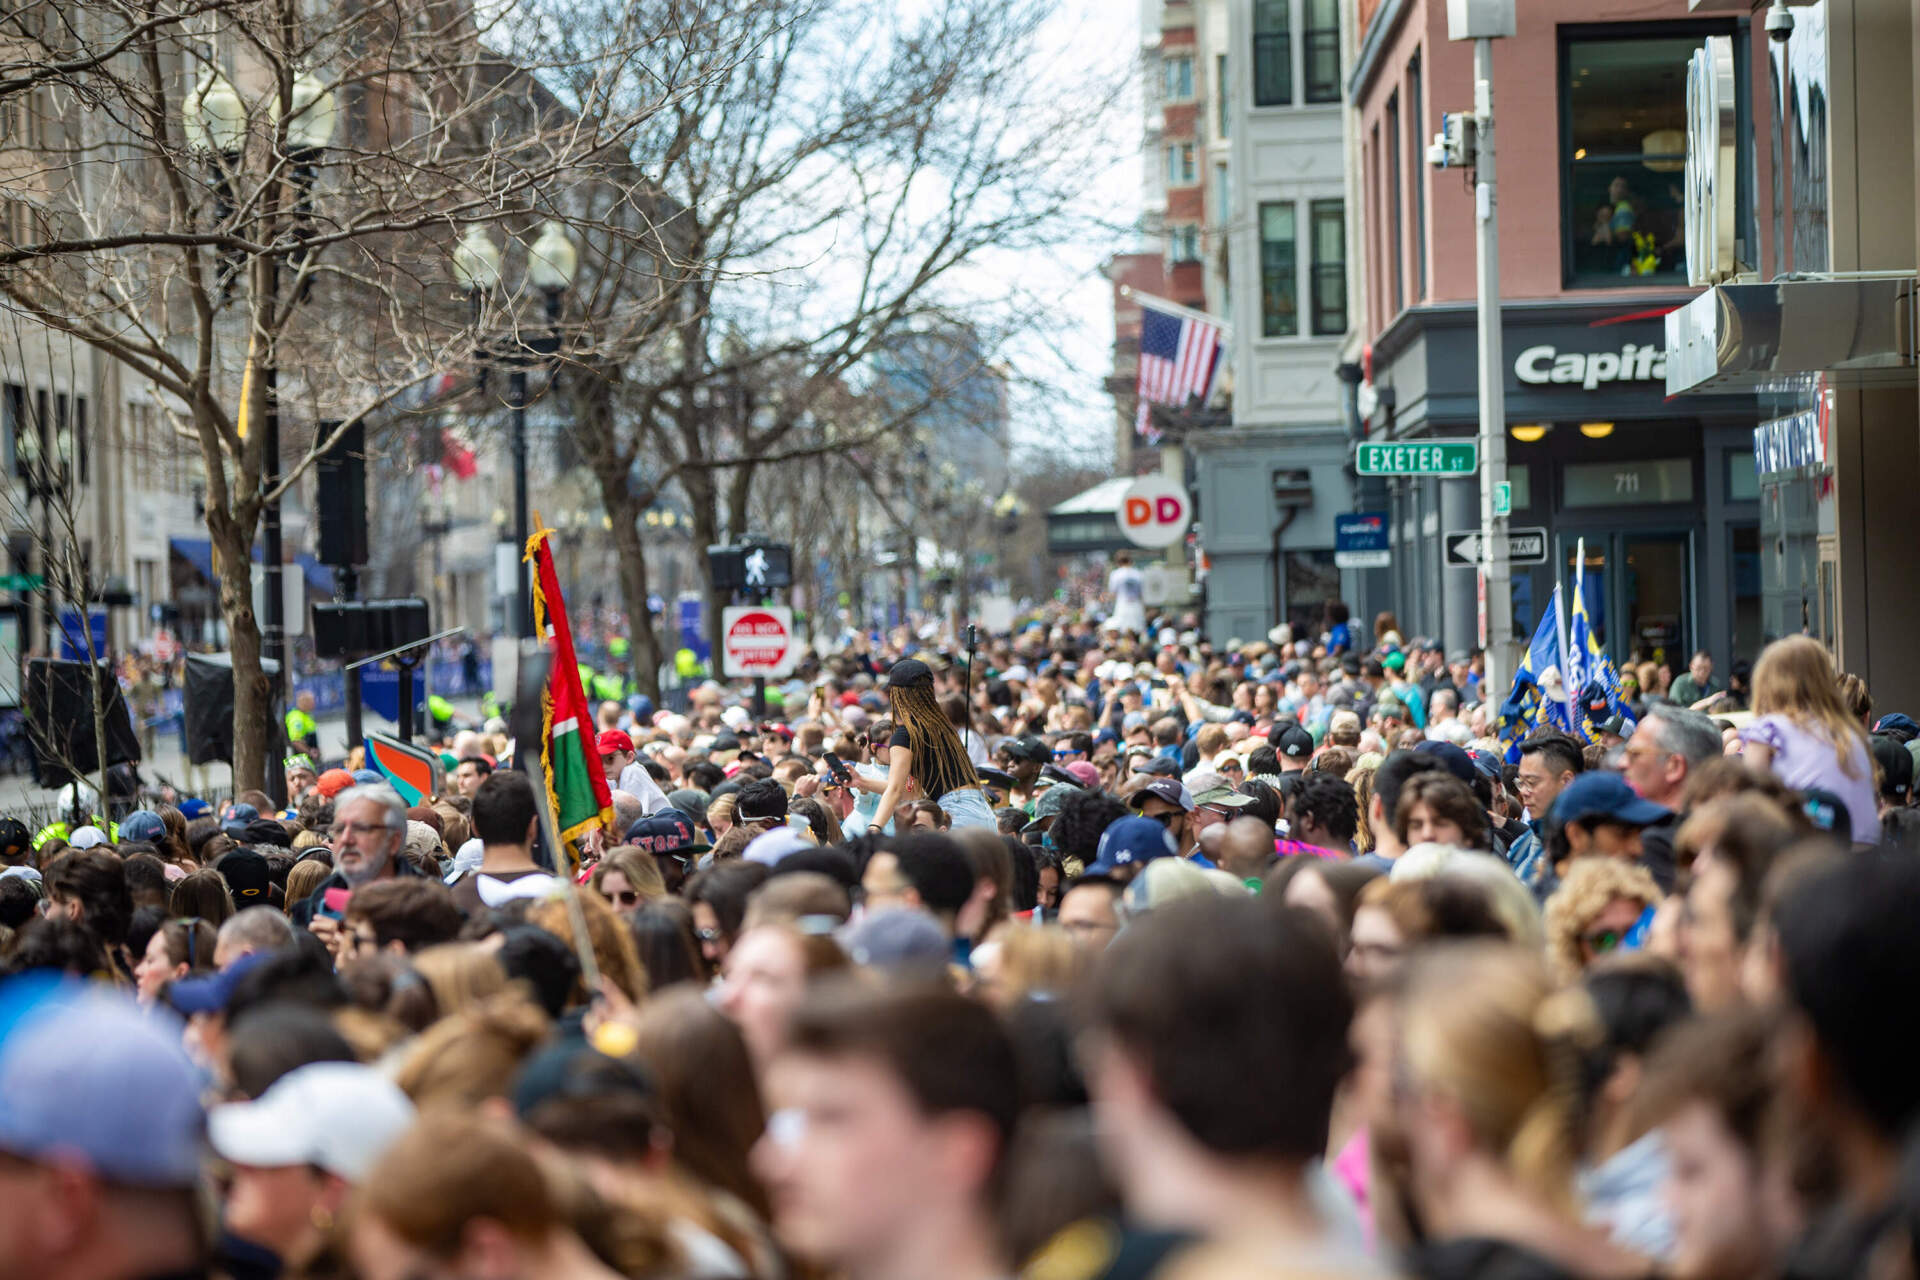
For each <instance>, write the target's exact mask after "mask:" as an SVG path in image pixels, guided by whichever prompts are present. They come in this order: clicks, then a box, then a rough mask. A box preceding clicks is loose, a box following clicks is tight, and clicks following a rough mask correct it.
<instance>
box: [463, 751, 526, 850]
mask: <svg viewBox="0 0 1920 1280" xmlns="http://www.w3.org/2000/svg"><path fill="white" fill-rule="evenodd" d="M538 819H539V810H538V808H537V807H536V806H535V803H534V797H533V780H532V779H531V778H529V777H528V776H527V775H526V774H524V773H521V772H518V771H517V770H515V771H509V772H505V773H494V774H489V775H488V776H487V777H486V778H484V779H483V780H482V781H481V783H480V785H479V787H478V788H476V789H475V790H474V793H473V814H472V820H473V834H474V835H475V837H477V838H478V839H479V841H480V843H481V844H482V845H485V846H487V847H489V848H501V847H507V848H518V849H528V848H531V847H532V845H533V828H534V824H535V822H537V821H538Z"/></svg>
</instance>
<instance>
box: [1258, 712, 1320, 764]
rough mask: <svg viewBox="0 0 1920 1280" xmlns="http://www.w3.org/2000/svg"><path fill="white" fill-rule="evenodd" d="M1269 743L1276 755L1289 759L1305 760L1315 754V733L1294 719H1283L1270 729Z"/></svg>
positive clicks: (1268, 734) (1268, 733)
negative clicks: (1308, 730) (1309, 731)
mask: <svg viewBox="0 0 1920 1280" xmlns="http://www.w3.org/2000/svg"><path fill="white" fill-rule="evenodd" d="M1267 745H1269V746H1271V747H1272V748H1273V750H1274V753H1275V754H1276V755H1282V756H1285V757H1286V758H1287V759H1289V760H1305V759H1307V758H1308V757H1310V756H1311V755H1313V735H1312V734H1311V733H1308V732H1307V730H1306V728H1305V726H1303V725H1301V724H1299V723H1297V722H1296V721H1293V720H1282V721H1281V722H1280V723H1279V724H1276V725H1275V726H1273V728H1272V729H1270V730H1268V732H1267Z"/></svg>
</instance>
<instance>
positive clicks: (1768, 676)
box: [1753, 636, 1873, 781]
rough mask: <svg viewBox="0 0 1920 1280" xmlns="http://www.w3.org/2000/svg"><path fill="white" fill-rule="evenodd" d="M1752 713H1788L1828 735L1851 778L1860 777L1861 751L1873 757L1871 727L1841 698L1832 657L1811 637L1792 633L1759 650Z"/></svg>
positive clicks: (1788, 717)
mask: <svg viewBox="0 0 1920 1280" xmlns="http://www.w3.org/2000/svg"><path fill="white" fill-rule="evenodd" d="M1753 713H1754V714H1755V715H1756V716H1765V715H1782V716H1785V717H1786V718H1787V719H1789V720H1791V721H1793V722H1794V723H1795V724H1797V725H1799V726H1800V727H1801V728H1803V729H1810V730H1813V731H1815V732H1817V733H1819V734H1820V736H1822V737H1824V738H1826V739H1828V740H1829V741H1830V742H1832V743H1833V754H1834V758H1835V759H1836V760H1838V761H1839V762H1840V770H1841V772H1843V773H1845V774H1846V775H1847V776H1848V777H1849V778H1857V777H1859V776H1860V763H1861V761H1860V758H1859V757H1860V755H1864V756H1866V758H1867V759H1868V760H1869V761H1870V760H1872V758H1873V756H1872V753H1871V752H1870V751H1869V750H1868V748H1867V731H1866V729H1865V728H1863V727H1862V726H1861V724H1860V721H1859V720H1858V719H1856V718H1855V717H1854V715H1853V713H1852V712H1851V711H1850V710H1848V709H1847V704H1846V702H1845V700H1844V699H1842V697H1841V696H1840V678H1839V676H1838V675H1837V674H1836V673H1835V671H1834V669H1833V658H1832V656H1831V655H1829V654H1828V653H1827V651H1826V650H1825V649H1824V648H1822V647H1821V645H1820V642H1819V641H1818V640H1815V639H1814V638H1813V637H1812V636H1788V637H1786V638H1785V639H1782V640H1775V641H1774V642H1773V643H1772V644H1770V645H1768V646H1767V647H1766V648H1765V649H1762V650H1761V651H1760V661H1758V662H1756V663H1754V664H1753ZM1854 747H1858V748H1859V754H1858V755H1856V753H1855V752H1854V751H1853V750H1852V748H1854ZM1869 781H1871V778H1869Z"/></svg>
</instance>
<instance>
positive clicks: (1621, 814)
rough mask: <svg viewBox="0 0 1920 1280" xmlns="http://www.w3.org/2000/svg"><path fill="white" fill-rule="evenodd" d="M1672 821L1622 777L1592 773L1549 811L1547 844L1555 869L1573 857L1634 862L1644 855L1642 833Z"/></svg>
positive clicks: (1570, 785)
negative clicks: (1620, 859)
mask: <svg viewBox="0 0 1920 1280" xmlns="http://www.w3.org/2000/svg"><path fill="white" fill-rule="evenodd" d="M1667 816H1668V813H1667V810H1665V809H1663V808H1661V807H1660V806H1659V805H1657V804H1655V803H1654V802H1653V801H1651V800H1648V799H1646V798H1645V797H1643V796H1637V795H1635V794H1634V792H1633V788H1632V787H1631V786H1630V785H1628V783H1627V781H1626V779H1624V778H1622V777H1621V776H1620V775H1619V774H1617V773H1610V772H1607V771H1605V770H1600V769H1594V770H1589V771H1587V772H1585V773H1582V774H1581V775H1580V776H1579V777H1577V778H1575V779H1574V780H1573V781H1572V782H1570V783H1568V784H1567V785H1566V787H1565V788H1564V789H1562V790H1561V792H1560V796H1559V798H1558V799H1556V800H1555V801H1554V802H1553V808H1551V809H1549V810H1548V811H1547V819H1546V823H1545V825H1544V827H1543V828H1542V832H1543V835H1544V839H1543V841H1542V843H1543V844H1544V845H1545V846H1546V852H1547V856H1548V857H1549V858H1550V859H1552V862H1553V865H1554V867H1555V868H1556V869H1559V868H1560V867H1561V865H1562V864H1563V863H1565V862H1567V861H1568V860H1570V859H1573V858H1584V857H1604V858H1623V859H1626V860H1629V861H1633V860H1637V859H1638V858H1639V857H1640V856H1641V853H1642V852H1643V849H1642V844H1641V839H1640V833H1641V832H1642V831H1643V830H1645V829H1646V828H1647V827H1649V826H1651V825H1652V824H1654V823H1656V822H1659V821H1662V820H1663V819H1665V818H1666V817H1667Z"/></svg>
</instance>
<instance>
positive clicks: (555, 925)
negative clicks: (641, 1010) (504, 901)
mask: <svg viewBox="0 0 1920 1280" xmlns="http://www.w3.org/2000/svg"><path fill="white" fill-rule="evenodd" d="M573 896H574V897H575V898H577V899H578V900H579V902H580V910H581V911H582V912H583V913H584V914H585V916H586V919H587V940H588V942H589V943H591V945H592V947H593V961H594V963H595V964H597V965H598V966H599V967H600V976H601V977H603V978H605V979H606V980H607V981H608V982H611V983H612V984H613V985H614V986H616V987H618V988H620V990H621V992H622V994H624V995H625V996H626V997H627V999H629V1000H631V1001H633V1002H634V1003H636V1004H638V1003H639V1002H640V1001H642V1000H644V999H646V996H647V969H646V966H645V965H643V964H641V963H640V949H639V947H638V946H637V945H635V943H634V941H633V930H631V929H629V928H627V925H626V922H625V921H624V920H622V919H621V918H620V917H619V916H617V915H615V914H614V911H613V908H612V907H610V906H608V905H607V901H606V899H605V898H602V897H601V896H600V895H599V894H597V893H581V892H579V891H578V890H575V891H574V894H573ZM527 923H528V924H530V925H536V926H538V927H539V928H542V929H545V930H546V931H547V932H548V933H550V934H552V935H553V936H554V937H556V938H558V939H560V941H562V942H564V943H566V944H567V946H568V947H570V948H574V949H576V950H577V949H578V945H579V944H578V943H577V942H576V940H575V939H574V936H573V920H572V918H571V915H570V913H569V911H568V908H567V904H566V901H565V900H564V899H562V898H547V899H545V900H543V901H540V902H536V903H534V904H533V906H532V907H530V908H528V910H527ZM586 994H587V995H589V996H591V995H592V994H593V993H592V992H587V993H586Z"/></svg>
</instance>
